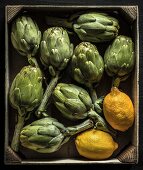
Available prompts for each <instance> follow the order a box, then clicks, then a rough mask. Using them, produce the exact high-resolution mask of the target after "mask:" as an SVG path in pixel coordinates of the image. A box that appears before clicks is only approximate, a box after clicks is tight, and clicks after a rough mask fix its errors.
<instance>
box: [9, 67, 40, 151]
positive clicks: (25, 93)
mask: <svg viewBox="0 0 143 170" xmlns="http://www.w3.org/2000/svg"><path fill="white" fill-rule="evenodd" d="M42 97H43V88H42V73H41V71H40V69H39V68H37V67H32V66H25V67H23V68H22V70H21V71H20V72H19V73H18V74H17V75H16V77H15V78H14V80H13V82H12V85H11V88H10V92H9V98H10V103H11V105H12V107H13V108H15V109H17V110H18V118H17V125H16V126H15V132H14V136H13V139H12V144H11V147H12V149H13V150H14V151H18V147H19V133H20V130H21V128H22V127H23V125H24V121H25V119H26V117H27V116H28V115H29V114H28V113H29V112H31V111H33V110H34V109H35V108H36V107H37V106H38V105H39V104H40V101H41V100H42Z"/></svg>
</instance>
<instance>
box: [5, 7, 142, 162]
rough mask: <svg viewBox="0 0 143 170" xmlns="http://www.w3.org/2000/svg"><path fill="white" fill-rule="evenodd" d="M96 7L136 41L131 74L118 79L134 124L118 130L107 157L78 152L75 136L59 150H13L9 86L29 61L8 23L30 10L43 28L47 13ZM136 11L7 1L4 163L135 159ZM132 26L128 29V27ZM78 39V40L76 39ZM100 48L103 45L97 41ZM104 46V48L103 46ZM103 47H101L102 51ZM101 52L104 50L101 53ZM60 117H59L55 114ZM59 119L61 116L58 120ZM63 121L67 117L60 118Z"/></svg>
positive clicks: (12, 120)
mask: <svg viewBox="0 0 143 170" xmlns="http://www.w3.org/2000/svg"><path fill="white" fill-rule="evenodd" d="M90 9H92V10H95V11H96V10H99V11H103V12H104V11H105V12H109V13H112V14H116V15H117V16H118V17H119V18H118V19H119V21H120V23H121V25H122V28H123V29H122V30H121V31H120V34H124V35H130V36H132V37H133V41H134V43H135V56H136V64H135V69H134V71H133V72H132V75H131V76H130V77H129V78H128V80H126V81H125V82H123V83H121V89H122V90H123V91H124V92H126V93H127V94H128V95H129V96H130V97H131V99H132V101H133V103H134V107H135V122H134V126H133V127H132V128H131V129H130V130H129V131H127V132H125V133H123V134H119V137H118V143H119V149H118V150H117V152H115V153H114V154H113V157H111V158H110V159H108V160H102V161H91V160H86V159H84V158H83V157H81V156H79V154H78V153H77V151H76V149H75V146H74V137H73V138H71V140H70V141H69V142H68V143H66V144H65V145H64V146H63V147H62V148H61V149H60V150H59V151H57V152H56V153H52V154H40V153H36V152H34V151H31V150H28V149H24V148H21V147H20V151H19V152H18V153H15V152H14V151H13V150H12V149H11V147H10V143H11V139H12V134H13V131H14V124H15V119H14V117H15V114H16V110H14V109H12V108H11V106H10V104H9V98H8V93H9V87H10V85H11V83H12V80H13V79H14V77H15V75H16V74H17V73H18V72H19V71H20V70H21V68H22V67H23V66H24V65H28V63H27V61H26V59H25V58H24V57H22V56H20V55H19V54H18V53H17V52H16V51H15V50H14V48H13V46H12V44H11V40H10V31H11V23H12V21H13V20H14V19H15V17H17V16H18V15H19V14H21V13H30V14H31V16H32V17H34V18H35V20H36V21H37V22H38V24H39V25H40V28H41V31H42V32H43V31H44V30H45V29H47V27H46V23H45V21H44V20H43V17H44V16H45V15H48V13H50V14H51V13H56V15H58V16H60V15H67V14H70V13H74V12H77V11H83V10H90ZM138 20H139V13H138V6H78V5H76V6H74V5H72V6H60V5H57V6H55V5H16V6H15V5H14V6H13V5H12V6H11V5H8V6H6V7H5V40H6V41H5V43H6V44H5V47H6V48H5V59H6V66H5V68H6V74H5V78H6V81H5V94H6V96H5V106H6V110H5V157H4V159H5V160H4V161H5V164H135V163H137V162H138V144H139V136H138V132H139V21H138ZM129 30H131V31H129ZM77 43H78V42H77ZM98 47H99V50H101V53H103V52H102V48H105V47H106V45H105V47H101V46H100V45H98ZM104 50H105V49H104ZM104 50H103V51H104ZM102 55H103V54H102ZM105 79H106V78H105ZM104 81H106V82H108V83H106V86H105V85H104V90H105V91H106V92H107V91H108V92H109V89H110V83H111V79H110V78H109V80H107V79H106V80H103V82H102V84H105V83H104ZM104 90H103V87H102V86H100V87H99V89H98V92H99V95H101V94H102V93H104ZM57 118H58V119H60V118H59V117H57ZM60 121H62V120H60ZM63 123H67V125H68V121H66V120H63Z"/></svg>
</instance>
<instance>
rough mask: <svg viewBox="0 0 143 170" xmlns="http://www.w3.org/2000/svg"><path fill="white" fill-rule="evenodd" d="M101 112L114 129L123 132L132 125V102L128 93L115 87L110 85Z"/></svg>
mask: <svg viewBox="0 0 143 170" xmlns="http://www.w3.org/2000/svg"><path fill="white" fill-rule="evenodd" d="M103 112H104V116H105V119H106V120H107V122H108V123H109V124H110V125H111V126H112V128H114V129H116V130H119V131H122V132H124V131H126V130H127V129H128V128H129V127H131V126H132V125H133V122H134V107H133V103H132V101H131V99H130V98H129V96H128V95H126V94H125V93H123V92H121V91H120V90H119V89H118V88H116V87H112V89H111V92H110V93H109V94H107V95H106V97H105V98H104V101H103Z"/></svg>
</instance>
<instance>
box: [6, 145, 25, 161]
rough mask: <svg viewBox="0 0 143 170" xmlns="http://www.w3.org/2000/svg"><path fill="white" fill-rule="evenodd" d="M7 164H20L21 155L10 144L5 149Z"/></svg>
mask: <svg viewBox="0 0 143 170" xmlns="http://www.w3.org/2000/svg"><path fill="white" fill-rule="evenodd" d="M5 152H6V153H5V164H20V163H21V161H22V160H21V159H20V157H19V156H18V155H17V154H16V153H15V152H14V151H13V150H12V149H11V148H10V147H9V146H8V147H7V148H6V151H5Z"/></svg>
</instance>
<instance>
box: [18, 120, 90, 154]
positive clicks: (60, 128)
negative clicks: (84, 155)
mask: <svg viewBox="0 0 143 170" xmlns="http://www.w3.org/2000/svg"><path fill="white" fill-rule="evenodd" d="M91 127H93V122H92V120H90V119H88V120H86V121H84V122H83V123H81V124H79V125H77V126H72V127H67V128H66V127H64V125H63V124H61V123H59V122H58V121H57V120H56V119H54V118H51V117H47V118H43V119H39V120H37V121H34V122H32V123H31V124H30V125H27V126H25V127H24V128H23V129H22V131H21V133H20V141H21V145H22V146H24V147H26V148H29V149H32V150H35V151H37V152H40V153H52V152H55V151H57V150H59V149H60V148H61V146H62V145H63V144H64V143H66V142H67V141H68V140H69V139H70V137H71V136H72V135H75V134H77V133H79V132H81V131H84V130H86V129H89V128H91Z"/></svg>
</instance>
